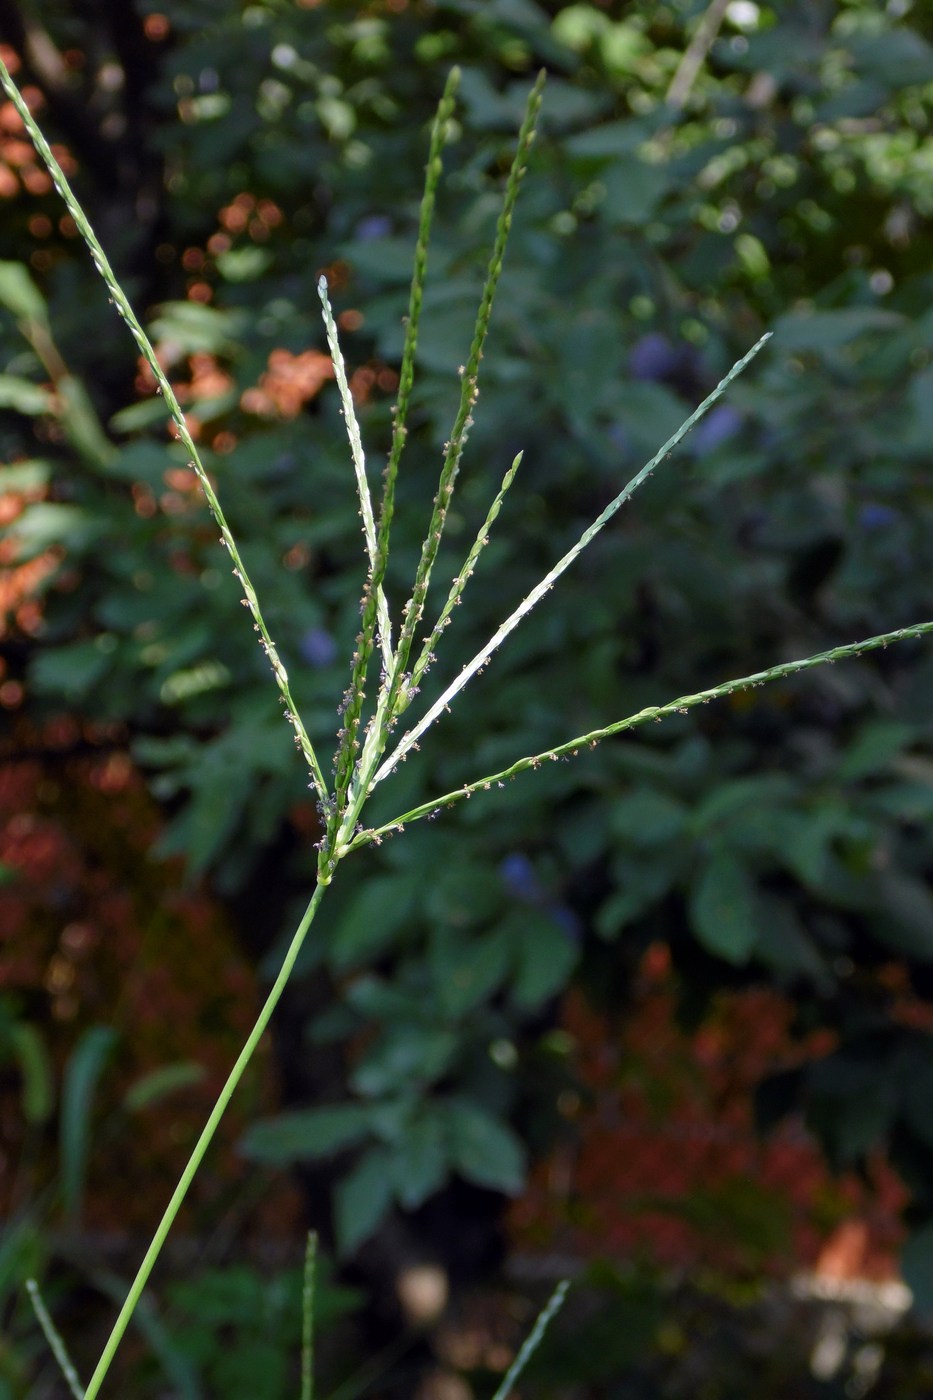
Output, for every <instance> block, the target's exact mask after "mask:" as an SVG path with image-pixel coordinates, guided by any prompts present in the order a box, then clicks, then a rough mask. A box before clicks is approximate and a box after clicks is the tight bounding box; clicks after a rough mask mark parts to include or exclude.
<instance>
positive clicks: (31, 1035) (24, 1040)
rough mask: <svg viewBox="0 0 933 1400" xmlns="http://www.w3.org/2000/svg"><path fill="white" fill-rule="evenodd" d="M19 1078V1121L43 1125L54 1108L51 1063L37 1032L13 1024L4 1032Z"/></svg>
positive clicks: (27, 1024) (19, 1023) (25, 1024)
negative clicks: (20, 1087)
mask: <svg viewBox="0 0 933 1400" xmlns="http://www.w3.org/2000/svg"><path fill="white" fill-rule="evenodd" d="M7 1035H8V1037H9V1040H10V1044H11V1046H12V1049H13V1053H14V1055H15V1057H16V1060H17V1063H18V1065H19V1069H20V1073H21V1074H22V1076H23V1117H24V1118H25V1119H26V1122H27V1123H45V1122H47V1121H48V1119H49V1118H50V1117H51V1116H52V1110H53V1109H54V1107H55V1084H54V1080H53V1076H52V1062H51V1060H50V1058H49V1052H48V1049H47V1047H46V1044H45V1041H44V1040H43V1039H42V1036H41V1035H40V1034H39V1031H38V1029H37V1028H36V1027H35V1026H34V1025H31V1024H30V1022H28V1021H20V1020H17V1021H15V1022H14V1023H13V1025H11V1026H10V1028H9V1030H8V1031H7Z"/></svg>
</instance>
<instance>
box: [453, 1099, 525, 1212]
mask: <svg viewBox="0 0 933 1400" xmlns="http://www.w3.org/2000/svg"><path fill="white" fill-rule="evenodd" d="M443 1121H444V1127H445V1131H446V1134H447V1150H448V1152H449V1154H450V1160H451V1163H452V1165H453V1166H454V1167H455V1168H456V1170H457V1171H459V1172H460V1174H461V1176H463V1177H465V1178H466V1180H467V1181H472V1182H474V1183H475V1184H476V1185H477V1186H486V1187H489V1188H490V1190H493V1191H503V1192H505V1194H506V1195H509V1196H516V1195H518V1193H519V1192H520V1191H521V1189H522V1187H523V1186H524V1184H525V1151H524V1148H523V1147H522V1144H521V1142H520V1140H519V1138H518V1137H517V1136H516V1134H515V1133H514V1132H513V1131H512V1129H511V1128H510V1127H508V1126H507V1125H506V1124H505V1123H503V1122H501V1121H500V1120H499V1119H497V1118H494V1117H493V1116H492V1115H491V1114H490V1113H487V1112H486V1110H485V1109H483V1108H480V1106H479V1105H478V1104H476V1103H473V1102H471V1101H470V1100H469V1099H459V1098H451V1099H448V1100H447V1101H446V1103H444V1105H443Z"/></svg>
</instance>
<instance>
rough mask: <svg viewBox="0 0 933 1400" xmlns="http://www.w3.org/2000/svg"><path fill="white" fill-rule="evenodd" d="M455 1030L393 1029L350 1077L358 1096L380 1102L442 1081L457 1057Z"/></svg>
mask: <svg viewBox="0 0 933 1400" xmlns="http://www.w3.org/2000/svg"><path fill="white" fill-rule="evenodd" d="M458 1043H459V1041H458V1036H457V1035H456V1033H455V1032H454V1031H453V1030H447V1029H445V1028H437V1027H433V1026H420V1025H405V1024H399V1025H394V1026H390V1027H389V1028H388V1029H387V1030H385V1031H383V1033H382V1034H381V1035H380V1036H379V1038H378V1039H377V1040H375V1041H374V1042H373V1044H372V1045H370V1047H369V1048H368V1049H367V1050H366V1052H365V1054H364V1055H363V1056H362V1058H361V1059H360V1061H359V1064H357V1066H356V1068H355V1069H354V1070H353V1072H352V1074H351V1075H350V1083H351V1085H352V1087H353V1089H354V1090H355V1092H356V1093H358V1094H365V1095H366V1096H367V1097H369V1098H376V1097H378V1096H380V1095H383V1094H393V1093H398V1092H400V1091H401V1090H404V1089H407V1088H409V1087H410V1086H415V1085H418V1086H424V1085H427V1084H431V1083H433V1082H434V1081H435V1080H436V1079H439V1078H440V1076H441V1075H442V1074H444V1073H445V1072H446V1070H447V1069H448V1068H449V1066H450V1062H451V1060H452V1059H453V1056H454V1054H455V1053H456V1050H457V1046H458Z"/></svg>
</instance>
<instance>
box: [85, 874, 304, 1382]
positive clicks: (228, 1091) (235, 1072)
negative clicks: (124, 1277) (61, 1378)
mask: <svg viewBox="0 0 933 1400" xmlns="http://www.w3.org/2000/svg"><path fill="white" fill-rule="evenodd" d="M326 888H327V886H326V885H324V884H318V885H316V886H315V890H314V894H313V895H312V896H311V900H310V902H309V904H308V907H307V909H306V910H305V912H304V914H303V916H302V919H301V922H300V924H299V925H298V928H297V929H296V930H295V933H294V935H293V937H292V941H291V943H290V944H289V946H288V951H287V953H286V954H285V958H284V960H283V962H282V966H281V967H280V968H279V973H278V976H277V977H276V979H275V981H274V982H273V984H272V987H271V990H270V991H269V994H268V996H267V997H266V1000H265V1002H264V1003H263V1006H262V1010H261V1011H260V1013H259V1015H258V1016H257V1018H256V1023H255V1025H254V1026H253V1029H252V1030H251V1031H250V1033H249V1035H248V1037H247V1039H246V1041H245V1043H244V1045H243V1048H242V1050H241V1051H240V1053H239V1055H238V1056H237V1060H236V1064H235V1065H234V1066H233V1069H232V1070H231V1071H230V1073H229V1075H228V1076H227V1082H226V1083H225V1084H224V1086H223V1088H222V1089H221V1091H220V1093H219V1094H218V1096H217V1102H216V1103H215V1104H214V1107H213V1108H212V1109H211V1113H210V1117H209V1118H208V1120H207V1122H206V1123H205V1125H204V1127H203V1129H202V1130H201V1136H200V1137H199V1138H198V1140H197V1143H196V1144H195V1147H194V1151H193V1152H192V1153H191V1156H190V1157H189V1159H188V1163H187V1165H186V1167H185V1169H184V1171H183V1172H182V1174H181V1177H180V1178H179V1181H178V1185H177V1186H176V1187H175V1190H174V1191H173V1193H172V1198H171V1200H170V1201H169V1203H168V1205H167V1206H166V1208H165V1213H164V1215H163V1216H162V1219H161V1220H160V1221H159V1225H158V1228H157V1229H156V1232H155V1234H154V1235H153V1237H152V1242H151V1244H150V1245H149V1248H148V1249H147V1250H146V1254H145V1257H144V1259H143V1262H142V1263H141V1264H140V1266H139V1270H138V1272H137V1274H136V1277H135V1278H134V1279H133V1282H132V1284H131V1285H130V1290H129V1293H128V1294H127V1295H126V1301H125V1303H124V1304H123V1307H122V1308H121V1309H120V1314H119V1316H118V1317H117V1320H116V1322H115V1323H114V1326H113V1331H112V1332H111V1333H110V1336H109V1337H108V1339H107V1344H106V1346H105V1347H104V1350H103V1352H102V1354H101V1358H100V1361H99V1362H98V1363H97V1369H96V1370H95V1372H94V1374H93V1376H92V1377H91V1379H90V1382H89V1384H88V1388H87V1390H86V1391H85V1393H84V1400H94V1398H95V1396H96V1395H97V1393H98V1391H99V1390H100V1388H101V1385H102V1384H103V1382H104V1378H105V1376H106V1375H107V1372H108V1371H109V1369H110V1365H111V1362H112V1361H113V1358H114V1355H115V1353H116V1350H117V1347H118V1346H119V1345H120V1341H121V1339H122V1337H123V1334H124V1332H125V1331H126V1328H127V1325H128V1323H129V1321H130V1318H131V1317H132V1316H133V1313H134V1312H135V1310H136V1305H137V1304H138V1302H139V1299H140V1296H141V1294H142V1291H143V1289H144V1288H145V1286H146V1282H147V1280H148V1278H149V1275H150V1274H151V1273H152V1269H153V1265H154V1264H155V1262H156V1260H157V1259H158V1257H159V1254H160V1253H161V1251H162V1246H163V1245H164V1243H165V1240H166V1238H167V1236H168V1232H169V1230H170V1229H171V1228H172V1225H173V1223H174V1220H175V1217H176V1215H177V1214H178V1212H179V1209H180V1208H181V1204H182V1202H183V1201H184V1199H185V1196H186V1195H187V1194H188V1188H189V1186H190V1185H191V1183H192V1181H193V1180H194V1178H195V1175H196V1174H197V1171H198V1168H199V1167H200V1165H201V1162H202V1161H203V1159H204V1154H205V1152H206V1151H207V1149H208V1147H209V1146H210V1143H211V1139H212V1138H213V1136H214V1133H215V1132H216V1131H217V1126H218V1124H219V1123H220V1120H221V1118H222V1117H223V1116H224V1113H225V1112H226V1109H227V1105H228V1104H229V1102H230V1100H231V1099H232V1097H233V1093H234V1090H235V1089H236V1087H237V1085H238V1084H239V1082H240V1080H241V1079H242V1077H243V1072H244V1070H245V1069H246V1066H247V1065H248V1064H249V1062H250V1060H251V1059H252V1058H253V1055H254V1053H255V1051H256V1047H257V1046H258V1044H259V1042H260V1040H261V1039H262V1036H263V1032H264V1031H265V1029H266V1026H267V1025H268V1024H269V1021H270V1019H271V1017H272V1013H273V1011H274V1010H275V1008H276V1006H277V1005H278V1003H279V998H280V997H281V995H282V993H283V991H284V990H285V986H286V983H287V982H288V979H289V977H290V976H291V972H292V968H293V967H294V966H295V959H296V958H297V957H298V954H299V952H300V951H301V947H302V944H303V943H304V941H305V936H306V934H307V932H308V929H309V928H310V927H311V924H312V922H313V920H314V916H315V914H316V913H317V908H318V905H319V904H320V902H321V899H322V897H323V894H324V890H325V889H326Z"/></svg>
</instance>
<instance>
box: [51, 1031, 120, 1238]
mask: <svg viewBox="0 0 933 1400" xmlns="http://www.w3.org/2000/svg"><path fill="white" fill-rule="evenodd" d="M116 1041H117V1033H116V1031H115V1030H114V1029H113V1028H112V1027H111V1026H91V1027H90V1028H89V1029H88V1030H86V1031H85V1032H84V1034H83V1035H82V1037H81V1039H80V1040H79V1041H78V1045H77V1047H76V1049H75V1050H74V1051H73V1053H72V1055H71V1057H70V1058H69V1060H68V1063H67V1065H66V1066H65V1075H64V1080H63V1083H62V1108H61V1126H60V1144H61V1180H62V1199H63V1203H64V1207H65V1215H66V1217H67V1219H68V1222H69V1224H70V1225H71V1226H72V1227H76V1226H77V1225H78V1223H79V1221H80V1218H81V1201H82V1197H83V1195H84V1179H85V1173H86V1170H87V1155H88V1144H89V1142H90V1134H91V1113H92V1110H93V1105H94V1095H95V1092H96V1090H97V1085H98V1082H99V1080H100V1077H101V1074H102V1073H103V1071H104V1068H105V1066H106V1064H107V1060H108V1058H109V1056H110V1053H111V1051H112V1050H113V1048H114V1046H115V1044H116Z"/></svg>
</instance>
